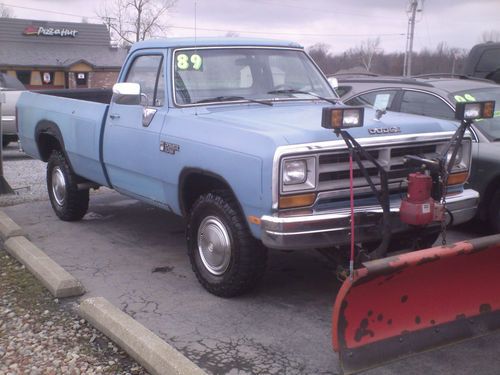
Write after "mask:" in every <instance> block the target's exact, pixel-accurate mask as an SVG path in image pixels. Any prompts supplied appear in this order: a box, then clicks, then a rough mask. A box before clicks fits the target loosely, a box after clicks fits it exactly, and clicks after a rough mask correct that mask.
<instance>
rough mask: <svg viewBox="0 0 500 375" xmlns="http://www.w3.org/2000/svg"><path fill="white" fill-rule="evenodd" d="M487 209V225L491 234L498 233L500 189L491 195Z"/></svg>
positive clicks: (499, 226) (499, 223) (499, 229)
mask: <svg viewBox="0 0 500 375" xmlns="http://www.w3.org/2000/svg"><path fill="white" fill-rule="evenodd" d="M488 207H489V209H488V224H489V226H490V228H491V230H492V231H493V233H500V189H499V190H497V191H496V192H495V193H494V194H493V197H492V198H491V201H490V203H489V205H488Z"/></svg>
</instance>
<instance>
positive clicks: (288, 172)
mask: <svg viewBox="0 0 500 375" xmlns="http://www.w3.org/2000/svg"><path fill="white" fill-rule="evenodd" d="M306 179H307V163H306V161H305V160H288V161H285V164H284V167H283V183H284V184H285V185H295V184H303V183H304V182H305V181H306Z"/></svg>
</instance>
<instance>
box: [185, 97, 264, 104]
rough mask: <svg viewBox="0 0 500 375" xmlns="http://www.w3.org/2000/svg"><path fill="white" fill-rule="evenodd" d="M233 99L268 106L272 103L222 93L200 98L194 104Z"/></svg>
mask: <svg viewBox="0 0 500 375" xmlns="http://www.w3.org/2000/svg"><path fill="white" fill-rule="evenodd" d="M233 100H244V101H247V102H250V103H258V104H264V105H268V106H272V105H273V103H271V102H268V101H263V100H256V99H250V98H245V97H244V96H234V95H222V96H216V97H214V98H207V99H201V100H198V101H196V102H194V104H200V103H210V102H228V101H233Z"/></svg>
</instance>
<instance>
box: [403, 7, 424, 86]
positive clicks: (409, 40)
mask: <svg viewBox="0 0 500 375" xmlns="http://www.w3.org/2000/svg"><path fill="white" fill-rule="evenodd" d="M417 8H418V0H410V6H409V10H408V13H409V14H410V16H409V17H408V29H407V30H406V50H405V59H404V64H403V75H404V76H407V77H408V76H411V59H412V54H413V36H414V34H415V17H416V15H417V11H418V12H421V11H422V10H421V9H420V10H417Z"/></svg>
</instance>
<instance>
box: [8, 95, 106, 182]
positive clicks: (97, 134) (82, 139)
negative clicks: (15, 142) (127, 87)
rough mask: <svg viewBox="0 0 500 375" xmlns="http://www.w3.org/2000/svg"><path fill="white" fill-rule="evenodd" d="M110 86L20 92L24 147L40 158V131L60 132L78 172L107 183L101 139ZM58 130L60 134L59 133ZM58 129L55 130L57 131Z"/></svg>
mask: <svg viewBox="0 0 500 375" xmlns="http://www.w3.org/2000/svg"><path fill="white" fill-rule="evenodd" d="M110 100H111V91H110V90H95V89H90V90H85V89H83V90H81V91H80V90H47V91H44V92H39V93H34V92H26V93H23V95H21V97H20V99H19V101H18V103H17V108H18V116H19V118H18V121H19V124H22V126H19V139H20V140H21V144H22V147H23V149H24V151H25V152H26V153H27V154H28V155H30V156H32V157H34V158H37V159H42V160H43V159H44V158H43V157H42V155H41V154H40V150H39V149H38V146H37V142H36V140H37V139H38V137H39V136H40V134H41V133H44V132H48V133H50V134H53V135H56V136H59V138H61V140H60V143H62V142H63V141H62V140H64V144H63V149H64V150H65V152H66V155H67V157H68V159H69V161H70V163H71V166H72V168H73V170H74V171H75V173H76V174H78V175H80V176H82V177H84V178H86V179H88V180H90V181H93V182H96V183H98V184H101V185H106V186H107V183H106V178H105V174H104V170H103V167H102V163H101V161H102V149H101V140H102V132H103V131H104V118H105V115H106V113H107V110H108V103H109V101H110ZM58 132H59V134H57V133H58ZM54 133H56V134H54Z"/></svg>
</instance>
